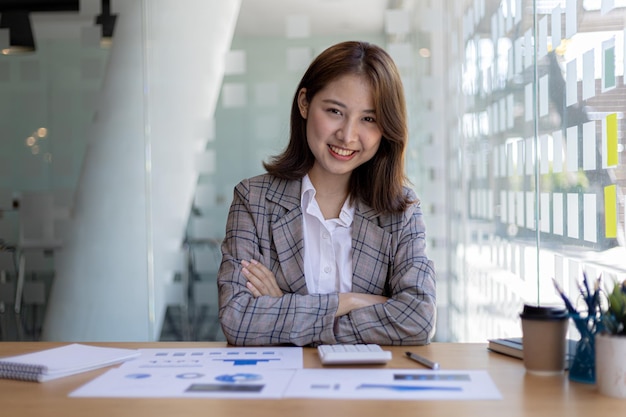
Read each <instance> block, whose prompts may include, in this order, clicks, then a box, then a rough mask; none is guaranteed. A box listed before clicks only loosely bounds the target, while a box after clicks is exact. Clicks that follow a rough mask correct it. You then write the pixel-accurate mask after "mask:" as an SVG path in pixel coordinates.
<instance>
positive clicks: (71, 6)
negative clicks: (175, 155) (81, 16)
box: [0, 0, 80, 55]
mask: <svg viewBox="0 0 626 417" xmlns="http://www.w3.org/2000/svg"><path fill="white" fill-rule="evenodd" d="M79 10H80V0H0V28H4V29H8V30H9V45H8V47H7V48H4V49H2V50H1V51H0V52H1V53H2V54H3V55H13V54H19V53H28V52H34V51H35V50H36V47H35V37H34V35H33V30H32V26H31V22H30V14H31V13H33V12H78V11H79Z"/></svg>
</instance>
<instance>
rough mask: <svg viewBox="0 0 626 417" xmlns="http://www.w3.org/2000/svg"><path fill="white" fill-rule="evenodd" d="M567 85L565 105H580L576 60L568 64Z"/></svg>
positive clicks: (566, 71)
mask: <svg viewBox="0 0 626 417" xmlns="http://www.w3.org/2000/svg"><path fill="white" fill-rule="evenodd" d="M565 83H566V90H565V104H566V105H567V106H568V107H569V106H571V105H573V104H576V103H578V73H577V67H576V59H575V58H574V59H572V60H571V61H569V62H568V63H567V64H566V70H565Z"/></svg>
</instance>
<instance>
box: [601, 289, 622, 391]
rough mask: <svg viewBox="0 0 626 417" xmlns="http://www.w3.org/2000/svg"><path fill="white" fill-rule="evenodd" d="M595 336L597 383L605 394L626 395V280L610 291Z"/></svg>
mask: <svg viewBox="0 0 626 417" xmlns="http://www.w3.org/2000/svg"><path fill="white" fill-rule="evenodd" d="M601 320H602V321H601V324H602V328H601V329H600V330H599V331H598V332H597V333H596V336H595V365H596V366H595V367H596V386H597V388H598V391H599V392H600V393H601V394H604V395H608V396H611V397H618V398H626V280H625V281H624V282H621V283H619V282H617V283H615V285H614V286H613V289H612V291H611V292H609V293H608V303H607V304H606V307H605V308H604V309H603V311H602V315H601Z"/></svg>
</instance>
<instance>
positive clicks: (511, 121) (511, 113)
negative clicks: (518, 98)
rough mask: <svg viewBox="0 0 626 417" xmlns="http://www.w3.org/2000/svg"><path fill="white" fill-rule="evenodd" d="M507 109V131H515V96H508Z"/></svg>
mask: <svg viewBox="0 0 626 417" xmlns="http://www.w3.org/2000/svg"><path fill="white" fill-rule="evenodd" d="M506 108H507V112H506V113H507V114H506V116H507V117H506V120H507V122H506V127H507V129H513V126H514V125H515V100H514V97H513V94H509V95H508V96H506Z"/></svg>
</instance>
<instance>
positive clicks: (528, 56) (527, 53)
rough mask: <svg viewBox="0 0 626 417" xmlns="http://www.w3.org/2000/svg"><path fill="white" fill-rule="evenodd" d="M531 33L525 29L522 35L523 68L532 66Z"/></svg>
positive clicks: (530, 30)
mask: <svg viewBox="0 0 626 417" xmlns="http://www.w3.org/2000/svg"><path fill="white" fill-rule="evenodd" d="M533 52H534V51H533V32H532V29H527V30H526V32H525V33H524V68H530V66H531V65H532V64H533Z"/></svg>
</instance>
